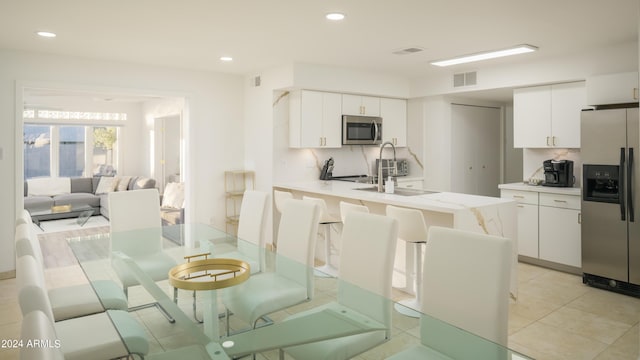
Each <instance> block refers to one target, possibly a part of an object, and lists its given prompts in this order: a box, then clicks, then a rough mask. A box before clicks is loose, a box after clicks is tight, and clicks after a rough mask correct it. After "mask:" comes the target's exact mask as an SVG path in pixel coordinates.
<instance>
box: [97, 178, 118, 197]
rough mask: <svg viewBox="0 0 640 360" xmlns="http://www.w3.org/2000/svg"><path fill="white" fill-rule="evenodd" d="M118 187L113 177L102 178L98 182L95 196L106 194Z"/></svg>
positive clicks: (116, 179)
mask: <svg viewBox="0 0 640 360" xmlns="http://www.w3.org/2000/svg"><path fill="white" fill-rule="evenodd" d="M116 186H118V178H117V177H113V176H103V177H101V178H100V182H98V188H97V189H96V195H99V194H106V193H110V192H112V191H114V190H115V189H116Z"/></svg>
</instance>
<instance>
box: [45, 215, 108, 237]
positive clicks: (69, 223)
mask: <svg viewBox="0 0 640 360" xmlns="http://www.w3.org/2000/svg"><path fill="white" fill-rule="evenodd" d="M108 225H109V220H107V219H106V218H105V217H104V216H102V215H97V216H92V217H90V218H89V219H88V220H87V222H86V223H85V224H84V225H80V224H78V219H76V218H71V219H59V220H45V221H41V222H40V227H38V226H37V225H35V224H34V225H33V231H34V232H35V233H36V234H49V233H54V232H66V231H69V230H82V229H89V228H94V227H102V226H108Z"/></svg>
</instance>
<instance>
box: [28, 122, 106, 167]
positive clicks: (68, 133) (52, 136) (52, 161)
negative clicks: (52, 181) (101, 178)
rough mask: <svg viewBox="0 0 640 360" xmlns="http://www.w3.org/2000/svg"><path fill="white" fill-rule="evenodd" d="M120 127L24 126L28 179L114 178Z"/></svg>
mask: <svg viewBox="0 0 640 360" xmlns="http://www.w3.org/2000/svg"><path fill="white" fill-rule="evenodd" d="M118 134H119V128H117V127H110V126H84V125H39V124H38V125H34V124H25V125H24V141H23V142H24V144H23V148H24V178H25V179H30V178H34V177H43V176H61V177H77V176H92V175H94V174H98V173H99V174H102V175H113V174H115V172H116V169H117V158H118V157H117V149H118V143H117V138H118Z"/></svg>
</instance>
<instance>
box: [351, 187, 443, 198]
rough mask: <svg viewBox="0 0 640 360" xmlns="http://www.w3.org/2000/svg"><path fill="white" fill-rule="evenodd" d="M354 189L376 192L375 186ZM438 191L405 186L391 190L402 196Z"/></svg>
mask: <svg viewBox="0 0 640 360" xmlns="http://www.w3.org/2000/svg"><path fill="white" fill-rule="evenodd" d="M354 190H362V191H371V192H378V187H377V186H369V187H366V188H356V189H354ZM436 193H438V191H430V190H422V189H407V188H396V189H395V191H394V192H393V194H394V195H402V196H416V195H426V194H436Z"/></svg>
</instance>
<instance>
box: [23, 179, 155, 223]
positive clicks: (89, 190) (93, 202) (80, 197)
mask: <svg viewBox="0 0 640 360" xmlns="http://www.w3.org/2000/svg"><path fill="white" fill-rule="evenodd" d="M70 182H71V192H70V193H68V194H59V195H54V196H30V195H28V194H29V191H28V182H27V181H25V182H24V208H25V210H27V211H29V212H30V213H31V214H32V218H33V219H34V220H38V221H39V220H53V219H63V218H69V217H77V216H78V215H79V214H80V213H81V212H82V210H81V211H76V212H64V213H51V214H38V215H34V213H37V211H38V210H47V209H51V207H52V206H59V205H72V206H74V207H75V206H80V205H88V206H91V208H92V209H93V211H94V214H95V215H97V214H100V215H103V216H105V217H106V218H109V194H108V193H104V194H96V190H97V188H98V184H99V182H100V177H93V178H71V179H70ZM155 186H156V181H155V180H154V179H150V178H146V177H142V176H140V177H135V176H134V177H131V179H130V180H129V183H128V185H127V187H126V189H127V190H137V189H147V188H154V187H155Z"/></svg>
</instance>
